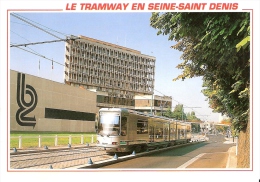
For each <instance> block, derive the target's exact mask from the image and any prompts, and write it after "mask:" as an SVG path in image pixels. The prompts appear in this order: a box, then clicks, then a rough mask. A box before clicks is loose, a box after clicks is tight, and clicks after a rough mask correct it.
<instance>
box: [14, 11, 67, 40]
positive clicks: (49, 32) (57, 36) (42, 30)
mask: <svg viewBox="0 0 260 182" xmlns="http://www.w3.org/2000/svg"><path fill="white" fill-rule="evenodd" d="M11 15H12V16H14V17H16V18H18V19H19V20H21V21H24V22H25V23H28V24H29V25H32V26H33V27H35V28H38V29H39V30H42V31H44V32H45V33H47V34H49V35H52V36H53V37H56V38H58V39H62V38H60V37H58V36H56V35H54V34H52V33H50V32H48V31H47V30H44V29H43V28H41V27H39V26H36V25H35V24H33V23H31V22H29V21H27V20H25V19H23V18H21V17H19V16H17V15H16V14H14V13H11Z"/></svg>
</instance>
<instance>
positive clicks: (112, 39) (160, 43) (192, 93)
mask: <svg viewBox="0 0 260 182" xmlns="http://www.w3.org/2000/svg"><path fill="white" fill-rule="evenodd" d="M17 15H19V17H22V18H23V19H25V21H22V20H21V19H19V18H17ZM150 17H151V13H150V12H142V13H116V12H112V13H64V12H62V13H60V12H57V13H50V12H44V13H42V12H39V13H32V12H30V13H21V12H18V13H15V14H13V15H11V16H10V44H11V45H14V44H26V43H35V42H44V41H52V40H58V38H57V37H60V38H63V39H65V38H66V36H69V35H75V36H78V35H83V36H87V37H91V38H94V39H98V40H102V41H105V42H109V43H113V44H117V45H120V46H125V47H128V48H132V49H135V50H138V51H141V53H142V54H145V55H150V56H154V57H156V64H155V92H154V94H155V95H167V96H172V99H173V100H172V107H173V108H174V107H175V106H176V105H177V104H183V105H184V112H185V113H187V112H191V111H194V112H195V114H196V116H197V117H198V118H200V119H201V120H203V121H215V122H218V121H219V116H220V114H219V113H213V112H212V109H210V108H209V105H208V101H207V100H206V97H205V96H204V95H203V94H202V93H201V90H202V89H203V88H202V79H201V77H198V78H191V79H185V80H184V81H175V82H174V81H172V80H173V78H175V77H177V76H178V75H179V74H180V73H181V71H182V70H179V69H177V68H176V66H177V65H178V64H179V63H181V62H182V60H181V59H180V56H181V54H182V53H181V52H179V51H177V50H174V49H172V48H171V46H173V45H175V44H176V42H174V41H169V40H168V36H167V35H165V36H164V35H157V30H156V29H154V28H152V27H151V26H150V25H149V23H150ZM26 22H33V24H34V25H36V26H37V27H35V26H32V25H29V24H28V23H26ZM39 27H40V28H39ZM44 30H47V31H48V32H50V33H51V34H53V35H55V36H57V37H54V36H53V35H50V34H48V33H46V32H45V31H44ZM20 48H22V49H25V50H27V51H25V50H22V49H20ZM28 51H29V52H28ZM38 55H41V56H38ZM42 56H44V57H46V58H48V59H49V60H47V59H44V58H43V57H42ZM64 57H65V42H63V41H62V42H55V43H45V44H38V45H29V46H26V47H24V46H20V47H19V48H17V47H10V69H11V70H15V71H20V72H23V73H27V74H30V75H34V76H38V77H42V78H45V79H49V80H53V81H56V82H61V83H64V60H65V58H64ZM51 60H53V61H54V64H53V69H52V61H51ZM58 63H59V64H58Z"/></svg>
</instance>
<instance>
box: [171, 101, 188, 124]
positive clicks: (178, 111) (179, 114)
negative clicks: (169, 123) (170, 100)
mask: <svg viewBox="0 0 260 182" xmlns="http://www.w3.org/2000/svg"><path fill="white" fill-rule="evenodd" d="M172 117H173V118H174V119H176V120H182V121H184V120H186V119H187V116H186V114H185V113H184V110H183V105H182V104H178V105H176V106H175V108H174V110H173V112H172Z"/></svg>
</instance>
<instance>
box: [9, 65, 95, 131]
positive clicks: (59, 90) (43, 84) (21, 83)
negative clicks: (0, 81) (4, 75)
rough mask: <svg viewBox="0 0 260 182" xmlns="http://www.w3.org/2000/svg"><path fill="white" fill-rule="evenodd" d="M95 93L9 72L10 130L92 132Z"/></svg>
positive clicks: (93, 129) (93, 126)
mask: <svg viewBox="0 0 260 182" xmlns="http://www.w3.org/2000/svg"><path fill="white" fill-rule="evenodd" d="M97 111H98V108H97V107H96V93H95V92H91V91H88V90H83V89H80V88H77V87H71V86H68V85H66V84H64V83H58V82H54V81H51V80H47V79H44V78H39V77H36V76H32V75H28V74H25V73H20V72H17V71H13V70H11V71H10V131H55V132H95V117H96V113H97Z"/></svg>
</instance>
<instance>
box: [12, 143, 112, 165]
mask: <svg viewBox="0 0 260 182" xmlns="http://www.w3.org/2000/svg"><path fill="white" fill-rule="evenodd" d="M109 158H113V156H111V155H108V154H106V151H104V150H100V149H99V148H97V147H84V148H70V149H68V148H67V149H65V148H63V149H59V150H58V149H56V150H40V151H39V150H35V151H27V152H26V151H24V152H20V153H19V152H17V153H12V154H11V155H10V168H11V169H50V168H53V169H66V168H71V167H73V166H78V165H84V164H87V163H88V162H89V160H90V159H91V160H92V161H93V162H97V161H100V160H106V159H109Z"/></svg>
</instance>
